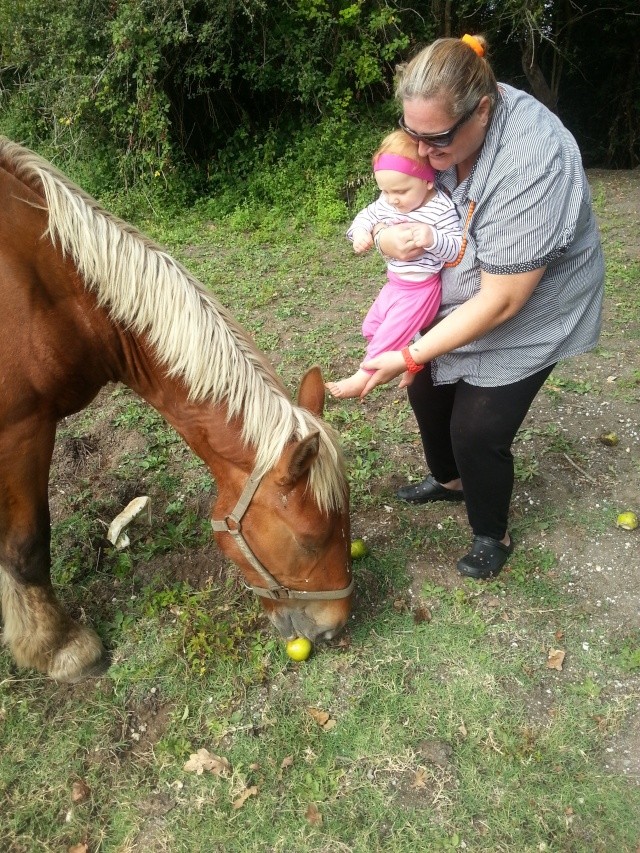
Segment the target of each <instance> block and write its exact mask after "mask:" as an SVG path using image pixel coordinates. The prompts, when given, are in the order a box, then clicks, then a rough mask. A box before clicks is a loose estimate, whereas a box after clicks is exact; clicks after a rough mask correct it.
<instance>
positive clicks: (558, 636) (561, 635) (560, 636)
mask: <svg viewBox="0 0 640 853" xmlns="http://www.w3.org/2000/svg"><path fill="white" fill-rule="evenodd" d="M555 638H556V642H559V641H560V640H564V631H556V633H555Z"/></svg>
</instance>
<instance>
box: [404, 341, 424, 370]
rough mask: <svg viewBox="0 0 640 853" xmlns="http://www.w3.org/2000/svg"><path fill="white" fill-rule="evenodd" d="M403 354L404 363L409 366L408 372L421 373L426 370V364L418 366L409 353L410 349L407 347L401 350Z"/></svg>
mask: <svg viewBox="0 0 640 853" xmlns="http://www.w3.org/2000/svg"><path fill="white" fill-rule="evenodd" d="M400 352H401V353H402V357H403V358H404V362H405V364H406V365H407V370H408V371H409V373H420V371H421V370H424V364H416V363H415V361H414V360H413V357H412V356H411V353H410V352H409V347H405V348H404V349H402V350H400Z"/></svg>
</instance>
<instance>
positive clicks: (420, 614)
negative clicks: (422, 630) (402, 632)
mask: <svg viewBox="0 0 640 853" xmlns="http://www.w3.org/2000/svg"><path fill="white" fill-rule="evenodd" d="M413 621H414V623H415V624H416V625H420V623H421V622H431V611H430V610H429V608H428V607H416V609H415V610H414V611H413Z"/></svg>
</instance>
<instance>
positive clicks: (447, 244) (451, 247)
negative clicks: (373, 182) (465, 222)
mask: <svg viewBox="0 0 640 853" xmlns="http://www.w3.org/2000/svg"><path fill="white" fill-rule="evenodd" d="M381 222H383V223H384V224H385V225H397V224H398V223H399V222H418V223H420V224H422V225H431V227H432V228H433V231H434V233H435V238H436V242H435V243H434V244H433V246H430V247H429V248H428V249H425V251H424V253H423V254H422V255H421V256H420V257H419V258H417V259H416V260H414V261H399V260H396V258H389V257H387V256H386V255H385V256H384V257H385V261H386V262H387V269H388V270H389V271H390V272H393V273H395V274H396V275H397V276H399V277H400V278H403V279H408V280H410V281H424V280H425V279H427V278H429V277H430V276H432V275H435V274H436V273H438V272H440V270H441V269H442V265H443V264H444V263H445V262H446V261H453V260H455V258H457V256H458V252H459V251H460V245H461V243H462V229H461V227H460V220H459V219H458V214H457V212H456V209H455V207H454V205H453V202H452V201H451V199H450V198H449V196H448V195H445V193H443V192H442V191H441V190H437V191H436V193H435V195H434V196H433V197H432V198H431V199H430V200H429V201H428V202H427V203H426V204H423V205H422V207H418V208H416V210H411V211H409V212H408V213H400V212H399V211H398V210H397V209H396V208H395V207H393V205H391V204H389V202H388V201H387V200H386V198H385V196H384V193H382V194H381V195H380V196H378V198H377V199H376V200H375V201H374V202H372V203H371V204H369V205H367V207H365V208H364V209H363V210H361V211H360V213H358V214H356V217H355V219H354V220H353V222H352V223H351V225H350V226H349V230H348V231H347V237H348V238H349V239H350V240H352V239H353V232H354V230H355V229H356V228H363V229H364V230H365V231H368V232H369V233H370V234H371V232H372V231H373V229H374V227H375V226H376V225H378V224H380V223H381Z"/></svg>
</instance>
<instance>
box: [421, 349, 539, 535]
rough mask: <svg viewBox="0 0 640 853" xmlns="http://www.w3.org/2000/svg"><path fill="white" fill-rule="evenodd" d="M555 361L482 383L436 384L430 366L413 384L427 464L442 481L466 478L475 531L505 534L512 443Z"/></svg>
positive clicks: (510, 491)
mask: <svg viewBox="0 0 640 853" xmlns="http://www.w3.org/2000/svg"><path fill="white" fill-rule="evenodd" d="M554 367H555V365H551V367H545V368H544V370H541V371H539V372H538V373H534V375H533V376H528V377H527V378H526V379H522V380H520V382H514V383H513V384H512V385H500V386H497V387H495V388H480V387H479V386H477V385H469V383H468V382H464V380H459V381H458V382H456V383H455V384H453V385H434V384H433V382H432V381H431V370H430V365H429V364H426V365H425V370H421V371H420V373H417V374H416V376H415V379H414V381H413V383H412V384H411V385H410V386H409V389H408V392H409V402H410V403H411V408H412V409H413V413H414V415H415V416H416V420H417V422H418V428H419V430H420V436H421V438H422V446H423V447H424V454H425V456H426V459H427V465H428V466H429V469H430V470H431V473H432V474H433V476H434V477H435V478H436V480H438V482H440V483H448V482H449V481H450V480H457V479H458V477H459V478H460V479H461V480H462V488H463V489H464V499H465V504H466V507H467V515H468V517H469V524H470V525H471V529H472V530H473V533H474V535H476V536H490V537H491V538H492V539H502V538H503V537H504V535H505V533H506V532H507V521H508V516H509V505H510V503H511V493H512V491H513V454H512V453H511V445H512V444H513V439H514V438H515V435H516V433H517V431H518V429H519V428H520V425H521V423H522V421H523V420H524V418H525V415H526V414H527V412H528V411H529V407H530V406H531V403H532V402H533V398H534V397H535V396H536V394H537V393H538V391H539V390H540V388H541V387H542V385H543V384H544V381H545V379H546V378H547V377H548V376H549V374H550V373H551V371H552V370H553V368H554Z"/></svg>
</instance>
